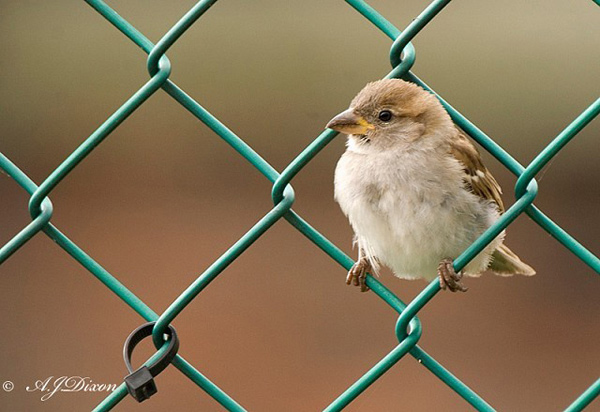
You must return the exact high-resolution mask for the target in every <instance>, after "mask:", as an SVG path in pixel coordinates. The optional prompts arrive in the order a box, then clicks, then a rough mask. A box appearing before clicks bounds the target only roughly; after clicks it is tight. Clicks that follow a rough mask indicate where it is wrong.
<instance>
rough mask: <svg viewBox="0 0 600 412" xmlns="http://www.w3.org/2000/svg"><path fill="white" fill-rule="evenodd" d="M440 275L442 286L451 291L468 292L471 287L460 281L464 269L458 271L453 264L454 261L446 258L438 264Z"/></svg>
mask: <svg viewBox="0 0 600 412" xmlns="http://www.w3.org/2000/svg"><path fill="white" fill-rule="evenodd" d="M438 275H440V287H441V288H442V289H444V290H446V288H448V289H450V291H451V292H456V291H459V290H460V291H461V292H466V291H467V290H468V289H469V288H468V287H466V286H465V285H463V284H462V283H460V280H461V279H462V277H463V274H462V271H460V272H458V273H456V271H455V270H454V266H453V261H452V259H450V258H446V259H444V260H442V261H441V262H440V264H439V265H438Z"/></svg>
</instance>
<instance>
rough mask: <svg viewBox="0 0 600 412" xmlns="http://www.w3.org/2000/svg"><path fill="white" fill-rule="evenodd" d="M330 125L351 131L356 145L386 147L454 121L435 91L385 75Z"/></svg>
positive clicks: (437, 130)
mask: <svg viewBox="0 0 600 412" xmlns="http://www.w3.org/2000/svg"><path fill="white" fill-rule="evenodd" d="M327 127H328V128H330V129H333V130H337V131H338V132H342V133H345V134H348V135H349V138H350V143H351V144H353V145H356V146H361V147H364V148H365V149H366V148H367V147H372V148H377V149H386V148H390V147H392V146H396V145H398V144H404V145H405V144H407V143H412V142H416V141H418V140H419V139H421V138H422V137H426V136H429V135H431V134H440V133H443V132H444V131H445V130H444V129H446V128H451V127H453V123H452V120H451V119H450V117H449V116H448V114H447V113H446V111H445V110H444V108H443V107H442V105H441V104H440V102H439V101H438V100H437V99H436V98H435V96H433V95H432V94H431V93H429V92H427V91H426V90H424V89H422V88H421V87H419V86H417V85H416V84H413V83H409V82H406V81H404V80H399V79H384V80H378V81H375V82H372V83H369V84H367V85H366V86H365V87H364V88H363V89H362V90H361V91H360V92H359V93H358V95H356V97H355V98H354V100H352V103H350V108H349V109H348V110H346V111H343V112H342V113H340V114H338V115H337V116H335V117H334V118H333V119H331V120H330V121H329V123H328V124H327Z"/></svg>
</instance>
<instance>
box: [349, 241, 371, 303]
mask: <svg viewBox="0 0 600 412" xmlns="http://www.w3.org/2000/svg"><path fill="white" fill-rule="evenodd" d="M372 271H373V267H372V266H371V262H370V261H369V259H367V256H366V254H365V251H364V250H363V248H359V249H358V260H357V261H356V263H355V264H354V265H353V266H352V267H351V268H350V271H348V276H346V285H352V284H354V286H360V291H361V292H367V291H368V290H369V287H368V286H367V272H372Z"/></svg>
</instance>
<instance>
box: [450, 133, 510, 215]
mask: <svg viewBox="0 0 600 412" xmlns="http://www.w3.org/2000/svg"><path fill="white" fill-rule="evenodd" d="M450 153H451V154H452V155H453V156H454V158H455V159H456V160H458V161H459V162H460V164H461V165H462V166H463V169H464V171H465V178H464V179H465V184H466V187H467V189H469V190H470V191H471V192H473V193H474V194H476V195H477V196H479V197H481V198H483V199H485V200H489V201H491V202H494V203H495V204H496V205H498V211H499V212H500V213H503V212H504V204H503V203H502V198H501V194H502V189H501V188H500V185H499V184H498V182H496V179H494V176H492V174H491V173H490V171H489V170H487V168H486V167H485V166H484V165H483V163H482V161H481V156H480V154H479V151H477V149H476V148H475V146H474V145H473V143H471V141H470V140H469V139H468V138H467V137H466V136H465V134H464V133H463V132H462V131H461V130H459V129H458V128H457V134H456V136H455V138H454V139H453V140H452V141H451V143H450Z"/></svg>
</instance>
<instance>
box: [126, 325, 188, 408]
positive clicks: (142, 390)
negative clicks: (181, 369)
mask: <svg viewBox="0 0 600 412" xmlns="http://www.w3.org/2000/svg"><path fill="white" fill-rule="evenodd" d="M155 324H156V322H148V323H145V324H143V325H142V326H140V327H138V328H137V329H136V330H134V331H133V332H131V334H130V335H129V336H128V337H127V340H126V341H125V345H124V347H123V358H124V359H125V366H127V370H128V371H129V372H130V374H129V375H127V376H126V377H125V385H127V391H128V392H129V394H130V395H131V396H133V397H134V398H135V400H136V401H138V402H143V401H145V400H146V399H148V398H149V397H151V396H152V395H154V394H155V393H156V392H157V389H156V384H155V383H154V377H156V376H157V375H158V374H159V373H161V372H162V371H163V370H164V369H165V368H166V367H167V366H169V364H170V363H171V361H172V360H173V358H174V357H175V355H176V354H177V350H178V349H179V338H177V332H175V328H173V326H171V325H169V329H167V331H166V332H165V335H167V336H168V337H169V338H170V343H169V347H168V348H167V351H166V352H165V353H164V354H163V355H162V356H161V357H160V358H158V359H157V360H156V361H154V362H152V363H151V364H150V365H148V366H141V367H140V368H138V369H137V370H136V371H134V370H133V367H132V366H131V355H132V354H133V349H134V348H135V347H136V346H137V344H138V343H140V342H141V341H142V340H143V339H144V338H147V337H148V336H151V335H152V330H153V329H154V325H155Z"/></svg>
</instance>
